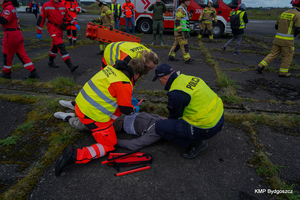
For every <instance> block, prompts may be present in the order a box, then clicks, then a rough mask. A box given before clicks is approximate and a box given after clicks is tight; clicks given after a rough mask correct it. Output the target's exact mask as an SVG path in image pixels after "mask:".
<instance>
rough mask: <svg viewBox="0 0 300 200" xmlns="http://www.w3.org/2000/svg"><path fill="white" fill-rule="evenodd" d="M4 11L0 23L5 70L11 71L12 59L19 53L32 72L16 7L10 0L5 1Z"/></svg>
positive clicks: (26, 66)
mask: <svg viewBox="0 0 300 200" xmlns="http://www.w3.org/2000/svg"><path fill="white" fill-rule="evenodd" d="M2 8H3V12H2V13H1V16H0V23H1V26H2V29H3V31H4V38H3V40H2V41H3V43H2V44H3V47H2V52H3V61H4V67H3V72H4V73H6V74H9V73H10V71H11V65H12V60H13V57H14V55H15V53H16V54H17V56H18V58H19V59H20V60H21V62H22V63H23V66H24V68H25V69H28V70H29V71H30V72H31V71H33V70H34V67H33V64H32V62H31V60H30V58H29V57H28V56H27V54H26V52H25V48H24V44H23V42H24V38H23V35H22V33H21V31H20V21H19V16H18V13H17V12H16V10H15V7H14V6H13V5H12V3H11V2H10V1H7V0H6V1H4V2H3V4H2Z"/></svg>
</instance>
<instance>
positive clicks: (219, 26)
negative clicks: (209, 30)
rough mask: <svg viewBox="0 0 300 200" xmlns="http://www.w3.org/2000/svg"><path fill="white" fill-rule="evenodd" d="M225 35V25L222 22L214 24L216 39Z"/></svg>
mask: <svg viewBox="0 0 300 200" xmlns="http://www.w3.org/2000/svg"><path fill="white" fill-rule="evenodd" d="M223 33H224V26H223V24H222V23H220V22H217V23H214V27H213V34H214V37H215V38H219V37H222V35H223Z"/></svg>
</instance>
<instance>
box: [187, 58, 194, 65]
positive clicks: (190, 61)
mask: <svg viewBox="0 0 300 200" xmlns="http://www.w3.org/2000/svg"><path fill="white" fill-rule="evenodd" d="M194 61H195V59H194V58H190V59H188V60H187V61H185V64H192V62H194Z"/></svg>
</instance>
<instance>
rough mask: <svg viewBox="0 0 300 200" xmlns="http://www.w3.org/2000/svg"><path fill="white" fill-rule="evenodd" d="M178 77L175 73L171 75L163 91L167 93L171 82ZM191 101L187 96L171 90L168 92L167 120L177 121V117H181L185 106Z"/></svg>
mask: <svg viewBox="0 0 300 200" xmlns="http://www.w3.org/2000/svg"><path fill="white" fill-rule="evenodd" d="M177 77H178V75H177V73H176V72H173V74H171V76H170V78H169V80H168V82H167V84H166V86H165V90H167V91H169V90H170V88H171V85H172V83H173V81H174V80H175V79H176V78H177ZM190 101H191V97H190V95H189V94H187V93H185V92H183V91H178V90H173V91H171V92H168V110H169V117H168V118H169V119H178V118H179V117H182V116H183V111H184V109H185V107H186V106H188V105H189V103H190Z"/></svg>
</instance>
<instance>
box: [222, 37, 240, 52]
mask: <svg viewBox="0 0 300 200" xmlns="http://www.w3.org/2000/svg"><path fill="white" fill-rule="evenodd" d="M242 36H243V34H238V35H233V37H232V38H231V39H230V40H229V41H228V42H227V43H226V44H225V45H224V47H227V46H228V45H229V44H231V43H232V42H233V41H234V40H236V45H235V50H236V51H238V50H239V48H240V46H241V43H242Z"/></svg>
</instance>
